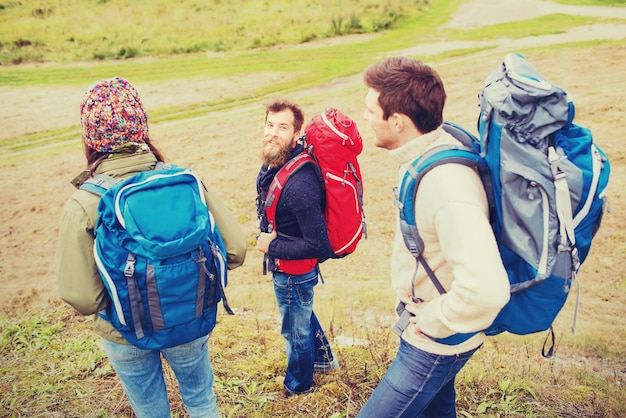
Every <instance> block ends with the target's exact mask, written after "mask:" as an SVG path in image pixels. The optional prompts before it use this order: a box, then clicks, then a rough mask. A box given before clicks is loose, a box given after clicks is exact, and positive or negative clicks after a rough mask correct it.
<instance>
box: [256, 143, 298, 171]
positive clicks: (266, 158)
mask: <svg viewBox="0 0 626 418" xmlns="http://www.w3.org/2000/svg"><path fill="white" fill-rule="evenodd" d="M292 149H293V148H292V147H289V146H287V147H282V148H280V149H278V150H274V149H273V148H272V149H270V151H274V152H267V151H266V147H265V146H263V148H261V160H262V161H263V165H265V166H267V167H280V166H282V165H283V164H285V163H286V162H287V161H289V157H290V156H291V150H292Z"/></svg>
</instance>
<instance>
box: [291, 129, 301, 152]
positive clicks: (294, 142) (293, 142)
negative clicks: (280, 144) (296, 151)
mask: <svg viewBox="0 0 626 418" xmlns="http://www.w3.org/2000/svg"><path fill="white" fill-rule="evenodd" d="M298 138H300V131H294V132H293V139H292V140H291V145H292V148H293V147H295V146H296V145H297V144H298Z"/></svg>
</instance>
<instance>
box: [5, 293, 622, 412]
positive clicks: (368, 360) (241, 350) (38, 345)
mask: <svg viewBox="0 0 626 418" xmlns="http://www.w3.org/2000/svg"><path fill="white" fill-rule="evenodd" d="M90 321H91V320H90V319H87V318H83V317H81V316H79V315H77V314H74V313H73V311H72V310H71V308H69V307H66V306H64V305H62V304H61V303H60V302H57V303H54V304H53V305H52V306H51V307H49V308H48V309H38V310H31V311H28V312H23V313H21V314H19V315H18V314H9V315H8V316H4V317H2V318H1V319H0V327H1V329H0V376H1V377H0V391H2V393H3V396H2V401H1V404H0V415H2V416H14V417H19V416H98V417H118V416H132V412H131V410H130V407H129V405H128V402H127V400H126V397H125V395H124V393H123V390H122V388H121V385H120V384H119V381H118V379H117V377H116V376H115V373H114V371H113V370H112V369H111V366H110V365H109V363H108V360H107V358H106V356H105V355H104V353H103V352H102V350H101V349H100V347H99V342H98V338H97V337H96V336H95V334H94V333H93V331H92V330H91V324H90ZM219 321H220V323H218V327H217V328H216V331H215V332H214V334H213V335H212V336H211V340H210V341H211V358H212V364H213V368H214V372H215V376H216V378H215V385H214V389H215V392H216V394H217V397H218V404H219V408H220V411H221V413H222V415H223V416H224V417H231V418H233V417H251V418H254V417H267V416H307V417H332V418H338V417H354V416H355V415H356V413H357V412H358V410H359V408H360V407H361V405H362V404H363V403H364V402H365V401H366V400H367V398H368V397H369V395H370V394H371V392H372V391H373V390H374V388H375V387H376V385H377V384H378V382H379V381H380V379H381V378H382V376H383V375H384V373H385V371H386V370H387V368H388V367H389V365H390V364H391V362H392V360H393V357H394V356H395V352H396V349H397V338H396V337H395V335H394V334H393V333H392V332H390V330H389V329H388V327H375V328H369V329H355V328H349V327H344V329H343V331H344V332H349V333H352V334H353V335H356V336H358V338H357V339H356V340H355V341H359V343H358V344H356V345H353V346H342V347H337V348H336V350H335V351H336V354H337V356H338V358H339V360H340V366H341V368H340V370H339V371H338V372H337V373H334V374H328V375H316V376H315V383H316V385H315V391H314V392H313V393H312V394H310V395H306V396H295V397H286V396H285V394H284V392H283V390H282V386H281V385H280V384H278V383H276V380H275V379H276V377H277V376H281V375H282V373H283V371H284V368H285V355H284V342H283V340H282V337H281V336H280V332H279V326H278V323H277V318H276V317H274V316H271V315H267V316H262V315H260V314H258V313H255V312H241V313H238V315H236V316H235V317H230V316H220V320H219ZM335 321H337V320H336V319H335ZM341 325H342V324H341V323H339V324H335V326H336V328H340V327H341ZM331 337H332V336H331ZM539 340H540V339H539ZM560 351H561V352H562V357H561V358H560V360H558V359H559V355H557V358H556V359H549V360H547V359H543V358H541V356H540V341H538V339H536V338H534V339H533V338H522V337H519V338H517V337H516V338H511V337H507V336H504V337H502V338H500V337H495V338H490V339H488V340H487V342H486V343H485V347H483V348H482V349H481V350H479V351H478V352H477V354H476V355H475V356H474V357H473V358H472V359H471V360H470V362H469V363H468V364H467V366H466V367H465V368H464V369H463V370H462V371H461V373H460V374H459V375H458V377H457V395H458V399H457V405H458V412H459V416H461V417H465V418H473V417H485V416H487V417H501V416H513V417H515V416H519V417H561V416H568V417H618V416H624V415H625V414H626V394H624V392H623V390H622V388H623V385H624V383H625V382H624V375H623V373H621V372H620V371H619V370H615V369H614V370H613V372H614V373H612V374H611V373H610V372H611V369H610V368H607V367H605V368H603V369H602V370H599V369H597V368H595V369H594V368H593V367H591V368H590V367H580V366H579V365H577V364H575V363H573V362H571V361H570V362H568V361H567V359H568V358H572V357H568V356H570V351H571V348H570V347H569V346H568V345H565V346H562V347H560ZM560 354H561V353H560ZM623 366H624V365H619V364H618V366H617V367H623ZM607 372H608V373H607ZM165 377H166V382H167V384H168V387H169V391H170V402H171V403H172V414H173V416H175V417H178V416H186V413H185V411H184V408H183V406H182V403H181V400H180V396H179V395H178V392H177V390H176V380H175V377H174V376H173V373H172V372H171V370H170V369H169V368H168V367H166V368H165Z"/></svg>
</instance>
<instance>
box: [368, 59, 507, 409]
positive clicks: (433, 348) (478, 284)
mask: <svg viewBox="0 0 626 418" xmlns="http://www.w3.org/2000/svg"><path fill="white" fill-rule="evenodd" d="M364 81H365V84H366V86H367V87H368V88H369V91H368V93H367V96H366V99H365V108H366V109H365V114H364V118H365V120H366V121H367V122H368V123H369V125H370V126H371V128H372V130H373V131H374V134H375V141H374V145H376V146H377V147H379V148H383V149H386V150H388V152H389V156H390V157H391V159H392V160H394V161H395V162H396V163H397V164H398V166H399V177H398V184H400V182H401V180H402V178H403V177H404V174H405V172H406V169H407V167H408V165H409V164H410V163H411V162H412V161H414V160H415V159H417V158H418V157H419V156H420V155H422V154H423V153H424V152H426V151H427V150H428V149H430V148H432V147H434V146H437V145H442V144H457V145H458V144H459V143H458V141H457V140H456V139H454V138H453V137H452V136H451V135H449V134H448V133H446V132H445V131H444V130H443V129H442V123H443V107H444V104H445V100H446V93H445V89H444V86H443V83H442V81H441V79H440V78H439V75H438V74H437V73H436V72H435V71H434V70H433V69H432V68H430V67H429V66H428V65H425V64H423V63H422V62H420V61H417V60H414V59H409V58H404V57H394V58H389V59H387V60H385V61H382V62H379V63H376V64H374V65H372V66H370V67H369V68H368V69H366V71H365V73H364ZM415 219H416V224H417V228H418V230H419V232H420V236H421V238H422V240H423V241H424V251H423V256H424V258H425V259H426V261H427V262H428V265H429V266H430V267H431V268H432V270H433V271H434V273H435V275H436V276H437V278H438V279H439V281H440V282H441V284H442V285H443V287H444V288H445V293H443V294H440V293H439V292H438V291H437V289H436V288H435V286H434V285H433V283H432V281H431V279H430V278H429V276H428V274H427V273H426V271H425V270H424V269H423V268H422V267H421V266H420V267H419V268H418V266H417V263H416V259H415V258H414V257H413V256H412V255H411V253H410V252H409V251H408V249H407V248H406V246H405V244H404V240H403V238H402V234H401V232H400V227H399V223H398V225H397V228H396V235H395V239H394V246H393V253H392V256H391V281H392V286H393V288H394V290H395V292H396V294H397V297H398V300H399V302H400V304H399V307H400V310H401V309H402V308H403V309H406V311H408V313H410V314H411V315H410V321H409V322H408V324H406V326H403V327H401V330H400V333H401V340H400V348H399V350H398V353H397V355H396V358H395V360H394V362H393V363H392V365H391V366H390V367H389V369H388V370H387V372H386V374H385V376H384V377H383V380H382V381H381V382H380V384H379V386H378V387H377V388H376V389H375V391H374V392H373V394H372V396H371V398H370V399H369V400H368V401H367V402H366V403H365V405H364V406H363V408H362V409H361V411H360V412H359V415H358V417H359V418H363V417H376V418H381V417H456V407H455V399H456V394H455V389H454V379H455V376H456V374H457V373H458V372H459V370H460V369H461V368H462V367H463V366H464V365H465V363H466V362H467V360H469V358H470V357H471V356H472V354H473V353H474V352H476V350H477V349H478V348H479V347H480V346H481V345H482V343H483V341H484V339H485V334H484V333H483V332H482V330H483V329H485V328H487V327H488V326H489V325H491V323H492V322H493V320H494V319H495V317H496V316H497V314H498V312H499V311H500V309H501V308H502V307H503V306H504V305H505V304H506V303H507V301H508V300H509V297H510V294H509V282H508V279H507V274H506V271H505V269H504V266H503V265H502V261H501V259H500V255H499V252H498V248H497V245H496V241H495V237H494V235H493V232H492V229H491V226H490V224H489V212H488V205H487V199H486V196H485V192H484V189H483V186H482V183H481V180H480V177H479V175H478V173H476V172H475V171H474V169H472V168H470V167H467V166H464V165H460V164H442V165H440V166H438V167H436V168H434V169H433V170H431V171H430V172H429V173H428V174H426V175H425V176H424V178H423V179H422V181H421V183H420V186H419V189H418V191H417V195H416V201H415Z"/></svg>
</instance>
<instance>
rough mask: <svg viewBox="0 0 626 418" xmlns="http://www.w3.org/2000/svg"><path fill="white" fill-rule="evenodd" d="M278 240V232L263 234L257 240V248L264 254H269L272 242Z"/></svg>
mask: <svg viewBox="0 0 626 418" xmlns="http://www.w3.org/2000/svg"><path fill="white" fill-rule="evenodd" d="M274 238H276V231H272V232H269V233H268V232H261V233H260V234H259V236H258V237H257V239H256V248H257V250H259V251H261V252H262V253H265V254H267V252H268V251H269V248H270V242H272V240H274Z"/></svg>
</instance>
